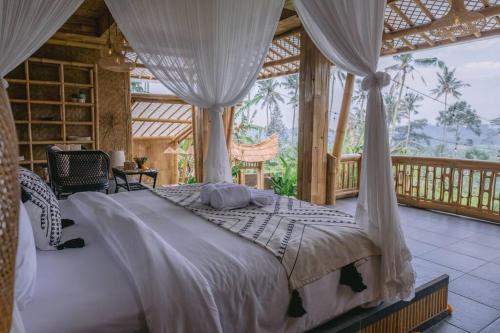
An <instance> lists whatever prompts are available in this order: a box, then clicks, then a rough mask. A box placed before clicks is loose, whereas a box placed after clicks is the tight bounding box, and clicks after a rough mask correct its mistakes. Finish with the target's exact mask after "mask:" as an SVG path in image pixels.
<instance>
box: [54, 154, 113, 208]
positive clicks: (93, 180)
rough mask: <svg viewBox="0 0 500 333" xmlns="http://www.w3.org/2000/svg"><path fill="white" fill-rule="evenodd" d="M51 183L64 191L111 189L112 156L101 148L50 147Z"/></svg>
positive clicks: (59, 192) (60, 191)
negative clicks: (69, 148) (110, 161)
mask: <svg viewBox="0 0 500 333" xmlns="http://www.w3.org/2000/svg"><path fill="white" fill-rule="evenodd" d="M47 163H48V170H49V179H50V187H51V188H52V190H53V191H54V193H55V194H56V196H57V197H58V198H61V197H62V196H63V195H64V194H71V193H76V192H84V191H103V190H104V191H106V193H108V190H109V156H108V154H106V153H105V152H103V151H101V150H71V151H58V150H55V149H53V148H52V147H49V148H48V149H47Z"/></svg>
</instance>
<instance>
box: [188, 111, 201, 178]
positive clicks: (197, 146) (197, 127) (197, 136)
mask: <svg viewBox="0 0 500 333" xmlns="http://www.w3.org/2000/svg"><path fill="white" fill-rule="evenodd" d="M191 110H192V119H193V126H192V127H193V151H194V171H195V177H196V181H197V182H198V183H201V182H203V118H204V117H203V109H201V108H198V107H193V108H192V109H191Z"/></svg>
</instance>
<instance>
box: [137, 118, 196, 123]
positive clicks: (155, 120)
mask: <svg viewBox="0 0 500 333" xmlns="http://www.w3.org/2000/svg"><path fill="white" fill-rule="evenodd" d="M132 121H138V122H145V123H163V124H167V123H168V124H191V120H187V119H162V118H132Z"/></svg>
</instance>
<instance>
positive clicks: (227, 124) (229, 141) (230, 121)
mask: <svg viewBox="0 0 500 333" xmlns="http://www.w3.org/2000/svg"><path fill="white" fill-rule="evenodd" d="M235 110H236V107H234V106H232V107H228V108H224V116H223V119H224V130H225V131H226V146H227V153H228V156H229V161H230V162H231V160H232V157H231V149H232V148H233V128H234V112H235Z"/></svg>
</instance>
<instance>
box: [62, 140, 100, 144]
mask: <svg viewBox="0 0 500 333" xmlns="http://www.w3.org/2000/svg"><path fill="white" fill-rule="evenodd" d="M86 143H94V140H73V141H70V140H66V144H67V145H71V144H86Z"/></svg>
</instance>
